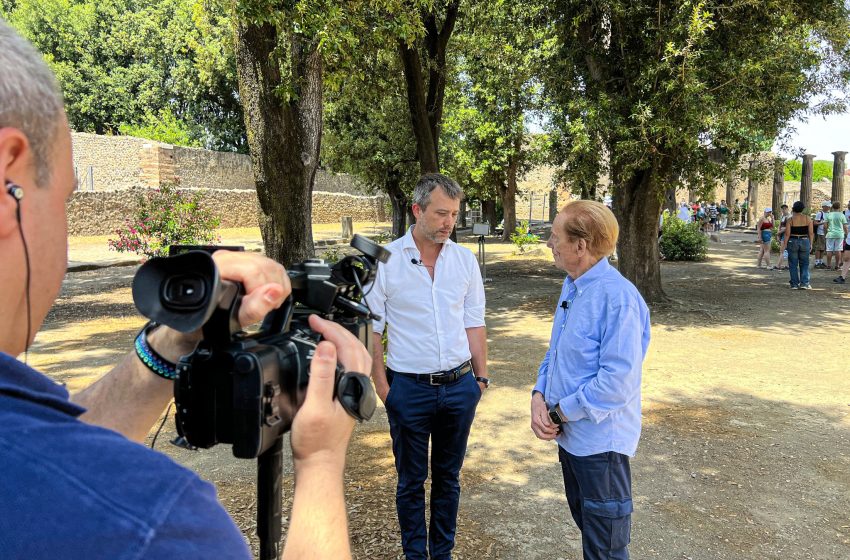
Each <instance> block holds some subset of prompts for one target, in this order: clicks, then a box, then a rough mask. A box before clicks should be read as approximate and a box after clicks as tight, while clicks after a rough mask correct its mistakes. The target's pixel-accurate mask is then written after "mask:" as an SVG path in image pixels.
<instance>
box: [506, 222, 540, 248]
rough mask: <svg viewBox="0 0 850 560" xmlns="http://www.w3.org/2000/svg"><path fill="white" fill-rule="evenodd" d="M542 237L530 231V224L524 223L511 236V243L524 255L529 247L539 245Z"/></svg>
mask: <svg viewBox="0 0 850 560" xmlns="http://www.w3.org/2000/svg"><path fill="white" fill-rule="evenodd" d="M539 241H540V237H539V236H537V235H534V234H533V233H531V232H529V231H528V222H526V221H522V222H520V223H519V225H518V226H517V227H516V229H515V230H514V233H512V234H511V242H513V244H514V245H516V248H517V250H519V252H520V253H524V252H525V249H526V247H528V246H529V245H537V243H538V242H539Z"/></svg>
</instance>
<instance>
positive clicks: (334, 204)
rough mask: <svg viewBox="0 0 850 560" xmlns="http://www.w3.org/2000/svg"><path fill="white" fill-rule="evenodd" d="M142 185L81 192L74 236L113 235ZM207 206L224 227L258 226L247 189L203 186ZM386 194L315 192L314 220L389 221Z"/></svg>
mask: <svg viewBox="0 0 850 560" xmlns="http://www.w3.org/2000/svg"><path fill="white" fill-rule="evenodd" d="M142 192H143V190H142V188H136V189H131V190H127V189H121V190H112V191H101V192H97V191H95V192H87V191H77V192H75V193H74V194H73V195H72V196H71V200H70V201H69V203H68V233H69V234H70V235H111V234H112V233H114V231H115V230H116V229H117V228H118V227H120V226H121V225H122V224H123V223H124V220H125V218H126V217H128V216H130V215H132V213H133V211H134V209H135V208H136V204H137V202H136V201H137V198H138V196H139V194H140V193H142ZM202 192H203V193H204V195H205V202H204V204H205V206H206V207H208V208H211V209H212V210H213V211H214V213H215V214H216V215H217V216H219V217H220V218H221V227H223V228H233V227H255V226H256V225H257V216H258V212H259V204H258V202H257V196H256V193H255V192H254V191H253V190H247V189H231V190H221V189H203V190H202ZM386 208H387V200H386V197H384V196H354V195H349V194H339V193H323V192H314V193H313V223H339V221H340V219H341V218H342V217H343V216H351V217H352V218H353V219H354V221H355V222H357V221H360V222H385V221H388V220H389V216H388V214H387V211H386Z"/></svg>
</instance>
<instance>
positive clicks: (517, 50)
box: [445, 0, 549, 241]
mask: <svg viewBox="0 0 850 560" xmlns="http://www.w3.org/2000/svg"><path fill="white" fill-rule="evenodd" d="M541 12H542V7H541V5H540V4H539V3H537V2H531V1H526V2H519V3H518V2H507V1H504V0H497V1H495V2H492V3H489V4H486V5H482V4H480V3H473V4H471V5H470V6H468V7H466V8H465V14H466V18H465V19H464V21H463V22H462V24H461V26H460V28H459V33H458V37H457V42H456V46H455V49H454V51H455V53H456V54H455V58H456V63H455V65H456V67H457V70H456V74H455V76H456V77H454V79H453V80H452V82H451V84H452V87H451V88H450V92H449V101H450V104H449V109H448V110H447V118H446V122H445V131H446V133H447V135H448V136H450V137H453V138H452V140H451V148H452V149H451V150H449V151H450V152H454V154H453V156H452V159H453V162H454V165H453V167H454V168H458V167H461V168H465V169H463V171H457V172H456V174H460V175H467V176H468V177H469V180H470V182H471V184H472V185H474V186H475V187H477V190H479V191H480V192H483V193H492V192H495V193H497V194H498V196H499V199H500V201H501V203H502V209H503V212H504V222H505V229H504V233H503V236H502V239H503V240H505V241H507V240H509V239H510V235H511V234H512V233H513V232H514V229H515V228H516V194H517V182H518V180H519V179H521V178H522V176H523V175H524V174H525V172H526V171H527V170H528V169H529V167H530V166H531V164H532V163H534V161H535V155H536V152H537V151H538V150H539V144H538V142H537V141H533V139H532V137H531V135H530V134H528V131H527V126H526V122H527V121H528V120H529V119H530V117H531V116H532V114H533V113H535V112H536V111H539V110H540V109H541V96H540V89H541V88H540V82H539V79H538V72H539V68H540V66H541V64H542V61H543V60H544V59H545V52H546V49H547V47H548V44H549V43H548V41H547V35H546V33H547V30H548V27H547V26H546V24H545V22H543V21H541ZM538 140H539V139H538ZM485 196H486V195H485Z"/></svg>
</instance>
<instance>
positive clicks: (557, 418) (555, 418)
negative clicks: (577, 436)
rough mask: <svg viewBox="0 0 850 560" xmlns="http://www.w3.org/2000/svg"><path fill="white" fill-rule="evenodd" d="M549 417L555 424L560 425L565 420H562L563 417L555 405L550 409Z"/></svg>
mask: <svg viewBox="0 0 850 560" xmlns="http://www.w3.org/2000/svg"><path fill="white" fill-rule="evenodd" d="M549 419H550V420H552V422H554V423H555V424H559V425H560V424H563V423H564V422H563V420H561V417H560V416H559V415H558V411H557V410H555V408H554V407H552V408H550V409H549Z"/></svg>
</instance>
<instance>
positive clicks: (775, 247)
mask: <svg viewBox="0 0 850 560" xmlns="http://www.w3.org/2000/svg"><path fill="white" fill-rule="evenodd" d="M772 231H773V237H771V238H770V252H771V253H778V252H779V249H781V248H782V245H781V244H780V243H779V222H774V224H773V230H772Z"/></svg>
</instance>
